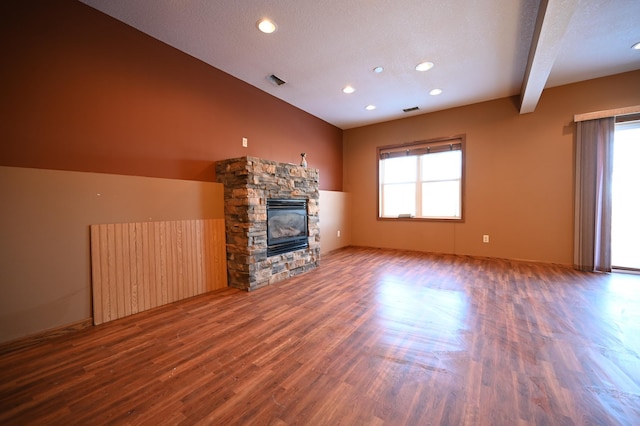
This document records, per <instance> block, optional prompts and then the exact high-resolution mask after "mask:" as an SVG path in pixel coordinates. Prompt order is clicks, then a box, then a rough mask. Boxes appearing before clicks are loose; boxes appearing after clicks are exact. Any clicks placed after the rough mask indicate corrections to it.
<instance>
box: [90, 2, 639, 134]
mask: <svg viewBox="0 0 640 426" xmlns="http://www.w3.org/2000/svg"><path fill="white" fill-rule="evenodd" d="M81 1H82V2H83V3H85V4H87V5H89V6H92V7H94V8H95V9H98V10H100V11H102V12H104V13H106V14H107V15H110V16H112V17H114V18H116V19H118V20H120V21H122V22H124V23H126V24H128V25H131V26H132V27H134V28H137V29H138V30H140V31H142V32H144V33H146V34H148V35H150V36H152V37H154V38H156V39H158V40H160V41H162V42H164V43H166V44H168V45H170V46H173V47H175V48H177V49H179V50H181V51H183V52H185V53H187V54H189V55H191V56H193V57H195V58H198V59H200V60H201V61H203V62H205V63H207V64H210V65H211V66H213V67H215V68H218V69H220V70H222V71H224V72H226V73H228V74H231V75H233V76H235V77H237V78H238V79H240V80H243V81H245V82H247V83H248V84H251V85H253V86H255V87H257V88H258V89H260V90H263V91H265V92H267V93H270V94H271V95H273V96H275V97H277V98H279V99H282V100H283V101H285V102H288V103H290V104H292V105H294V106H296V107H298V108H300V109H302V110H304V111H307V112H308V113H310V114H312V115H314V116H316V117H319V118H321V119H322V120H325V121H327V122H329V123H331V124H333V125H335V126H337V127H339V128H341V129H349V128H353V127H359V126H363V125H367V124H373V123H377V122H382V121H387V120H392V119H397V118H402V117H407V116H409V115H417V114H422V113H425V112H432V111H438V110H443V109H447V108H452V107H457V106H462V105H468V104H472V103H476V102H482V101H487V100H492V99H498V98H503V97H507V96H513V95H520V99H521V105H520V112H521V113H529V112H532V111H534V110H535V107H536V105H537V103H538V100H539V99H540V96H541V93H542V91H543V89H544V88H548V87H554V86H559V85H563V84H568V83H574V82H577V81H582V80H588V79H592V78H598V77H603V76H607V75H612V74H618V73H621V72H626V71H632V70H637V69H640V50H634V49H631V46H632V45H633V44H634V43H637V42H640V0H542V1H540V0H509V1H505V0H475V1H468V0H447V1H443V0H349V1H345V0H317V1H311V0H297V1H296V0H238V1H228V0H180V1H178V0H109V1H105V0H81ZM263 17H268V18H270V19H272V20H273V21H274V22H275V23H276V24H277V31H276V32H274V33H272V34H263V33H261V32H260V31H258V29H257V26H256V23H257V21H258V20H259V19H260V18H263ZM422 61H430V62H433V63H434V67H433V68H432V69H430V70H428V71H425V72H418V71H416V70H415V66H416V65H417V64H418V63H420V62H422ZM378 66H381V67H383V68H384V71H383V72H381V73H375V72H373V69H374V68H375V67H378ZM272 74H273V75H276V76H277V77H279V78H280V79H282V80H284V81H285V82H286V84H284V85H281V86H277V85H275V84H273V83H272V82H271V81H269V79H268V78H267V77H268V76H270V75H272ZM639 84H640V82H639ZM346 85H351V86H353V87H354V88H355V92H354V93H352V94H345V93H343V92H342V89H343V87H345V86H346ZM436 88H438V89H441V90H442V94H440V95H438V96H431V95H430V94H429V92H430V91H431V90H432V89H436ZM367 105H375V106H376V109H374V110H371V111H369V110H366V109H365V107H366V106H367ZM413 107H418V108H419V109H418V110H417V111H412V112H403V109H408V108H413Z"/></svg>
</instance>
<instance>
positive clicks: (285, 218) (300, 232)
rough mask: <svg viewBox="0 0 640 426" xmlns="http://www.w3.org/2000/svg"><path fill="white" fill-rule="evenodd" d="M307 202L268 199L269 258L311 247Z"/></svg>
mask: <svg viewBox="0 0 640 426" xmlns="http://www.w3.org/2000/svg"><path fill="white" fill-rule="evenodd" d="M308 237H309V231H308V227H307V200H297V199H276V198H269V199H267V256H275V255H277V254H283V253H287V252H290V251H294V250H299V249H304V248H307V247H309V238H308Z"/></svg>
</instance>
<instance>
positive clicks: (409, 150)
mask: <svg viewBox="0 0 640 426" xmlns="http://www.w3.org/2000/svg"><path fill="white" fill-rule="evenodd" d="M447 151H460V153H461V170H460V179H459V185H460V186H459V188H460V192H459V197H460V201H459V202H460V211H459V214H460V216H444V217H442V216H423V215H422V211H421V210H422V184H423V183H425V181H423V171H422V164H421V163H422V161H421V158H422V156H423V155H432V154H434V153H439V152H447ZM401 156H411V157H415V159H416V169H417V171H416V179H415V181H411V182H405V183H411V184H415V202H416V205H415V215H412V216H410V217H409V216H406V215H401V216H382V207H383V203H384V186H385V183H384V182H382V176H383V175H382V171H383V167H384V159H386V158H391V157H401ZM377 161H378V163H377V164H378V176H377V183H378V213H377V217H378V220H416V221H444V222H464V205H465V203H464V187H465V185H464V176H465V136H464V135H459V136H453V137H448V138H438V139H433V140H427V141H418V142H411V143H405V144H398V145H389V146H383V147H378V148H377ZM452 180H453V181H458V179H446V181H452ZM426 182H437V181H435V180H432V181H426ZM386 185H391V184H386Z"/></svg>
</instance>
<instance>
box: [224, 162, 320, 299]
mask: <svg viewBox="0 0 640 426" xmlns="http://www.w3.org/2000/svg"><path fill="white" fill-rule="evenodd" d="M216 180H217V181H218V182H221V183H222V184H224V200H225V203H224V204H225V206H224V210H225V229H226V239H227V244H226V246H227V276H228V282H229V285H230V286H232V287H237V288H240V289H244V290H248V291H251V290H255V289H257V288H260V287H263V286H265V285H269V284H273V283H275V282H278V281H281V280H284V279H287V278H289V277H293V276H295V275H298V274H302V273H304V272H307V271H309V270H312V269H314V268H316V267H317V266H318V264H319V262H320V224H319V222H320V221H319V205H318V201H319V198H320V191H319V187H318V169H313V168H305V167H301V166H299V165H297V164H290V163H278V162H275V161H269V160H262V159H259V158H255V157H240V158H233V159H229V160H223V161H219V162H217V163H216Z"/></svg>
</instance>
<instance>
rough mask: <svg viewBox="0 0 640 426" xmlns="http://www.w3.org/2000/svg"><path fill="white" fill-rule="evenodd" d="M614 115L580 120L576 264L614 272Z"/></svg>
mask: <svg viewBox="0 0 640 426" xmlns="http://www.w3.org/2000/svg"><path fill="white" fill-rule="evenodd" d="M614 132H615V118H614V117H608V118H601V119H598V120H586V121H581V122H578V133H577V141H576V158H575V166H576V200H575V241H574V266H575V267H576V268H577V269H580V270H582V271H590V272H596V271H597V272H610V271H611V178H612V174H613V137H614Z"/></svg>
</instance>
